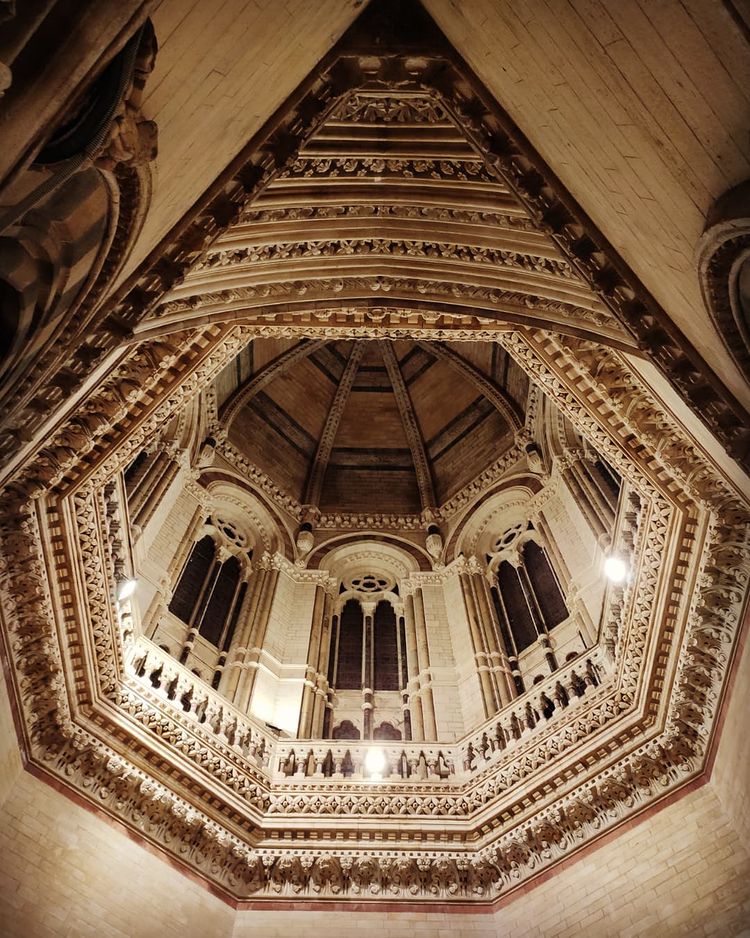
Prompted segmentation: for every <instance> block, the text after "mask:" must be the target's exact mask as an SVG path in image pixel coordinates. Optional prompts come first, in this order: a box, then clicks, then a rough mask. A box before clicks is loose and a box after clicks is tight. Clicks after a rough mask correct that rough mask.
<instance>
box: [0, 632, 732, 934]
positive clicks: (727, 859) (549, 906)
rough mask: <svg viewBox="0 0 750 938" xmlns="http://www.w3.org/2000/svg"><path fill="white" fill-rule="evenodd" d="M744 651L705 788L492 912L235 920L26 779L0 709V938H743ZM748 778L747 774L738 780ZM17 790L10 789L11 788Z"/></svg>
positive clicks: (341, 913) (247, 914) (297, 914)
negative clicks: (296, 937) (305, 937)
mask: <svg viewBox="0 0 750 938" xmlns="http://www.w3.org/2000/svg"><path fill="white" fill-rule="evenodd" d="M749 675H750V651H747V650H746V653H745V657H744V660H743V662H742V664H741V668H740V669H739V670H738V672H737V674H736V677H735V682H734V692H733V694H732V697H731V699H730V705H729V707H728V712H727V714H726V720H725V724H724V735H723V738H722V741H721V745H720V747H719V751H718V755H717V761H716V766H715V770H714V776H713V779H712V782H711V783H709V784H708V785H704V786H703V787H701V788H699V789H698V790H696V791H692V792H690V793H689V794H687V795H685V796H683V797H682V798H679V799H678V800H676V801H675V802H674V803H672V804H670V805H668V806H666V807H665V808H663V809H662V810H661V811H657V812H656V813H654V814H652V815H651V816H649V817H647V818H644V819H641V820H640V821H638V820H636V821H635V822H630V823H628V824H626V825H625V826H624V828H623V829H621V830H620V831H619V832H616V833H615V834H613V835H610V836H608V837H607V838H606V839H605V840H604V841H603V842H602V843H601V844H600V845H599V846H595V847H594V848H593V849H591V850H588V851H585V852H584V853H583V854H581V855H580V856H579V857H576V858H573V859H571V860H570V861H567V862H566V863H564V864H562V865H561V866H560V867H558V868H557V869H556V870H554V871H552V873H551V875H548V876H546V877H545V878H544V879H543V880H542V881H538V882H537V883H536V884H534V885H528V886H526V887H523V889H522V890H519V892H517V893H515V894H513V895H512V896H510V897H508V898H507V899H506V900H504V901H503V902H502V903H501V905H500V906H499V907H498V908H497V909H496V910H495V911H494V912H490V913H472V914H455V913H451V914H448V913H442V912H427V911H424V912H421V911H415V912H403V911H399V912H396V911H383V910H381V911H361V909H358V908H357V907H356V905H353V906H349V911H348V912H347V911H346V910H345V909H346V906H339V907H337V908H333V909H330V910H329V909H325V910H307V911H299V910H292V909H288V910H278V909H277V910H270V909H265V910H247V909H245V910H240V911H239V912H236V913H235V912H234V911H233V910H232V909H231V908H230V907H229V906H228V905H226V904H225V903H224V902H223V901H222V900H220V899H218V898H216V897H215V896H214V895H212V894H211V893H210V892H209V891H208V890H207V889H206V888H204V887H203V886H202V885H200V884H198V883H196V882H194V881H193V880H192V879H190V878H188V877H187V876H184V875H182V874H181V873H180V872H178V871H177V870H175V869H174V868H173V867H172V866H171V865H170V864H169V863H168V862H166V861H165V860H163V859H162V858H161V857H160V856H158V855H155V854H154V853H152V852H151V851H148V850H145V849H143V848H142V847H141V846H139V845H138V844H137V843H134V842H133V840H132V839H131V838H130V837H128V836H127V835H126V834H125V833H124V832H123V830H122V829H121V828H119V827H115V826H113V825H111V824H110V823H108V822H107V821H105V820H102V819H101V818H99V817H98V816H96V815H94V814H93V813H91V812H90V811H88V810H86V809H84V808H82V807H80V806H79V805H78V804H76V803H74V802H73V801H71V800H69V799H68V798H66V797H65V796H64V795H62V794H60V793H58V792H57V791H55V790H54V789H52V788H51V787H50V786H48V785H46V784H45V783H44V782H42V781H39V780H38V779H36V778H34V777H33V776H32V775H30V774H29V773H26V772H20V759H19V758H18V753H17V748H16V746H15V739H14V736H13V734H12V733H11V732H10V731H9V730H10V728H9V726H8V723H7V716H8V715H9V714H8V708H7V705H5V706H4V707H3V708H2V710H1V712H2V713H3V714H4V715H5V717H4V722H3V740H4V744H5V745H4V756H3V761H2V768H3V772H2V776H0V781H2V784H3V786H4V789H5V790H6V791H7V790H8V789H10V793H9V794H8V797H7V799H6V801H5V805H4V809H3V814H2V818H1V819H0V922H2V923H3V924H2V926H0V932H1V933H2V935H3V936H8V938H59V936H61V935H67V936H71V938H72V936H75V938H78V936H87V935H92V936H94V935H96V936H99V935H102V934H105V935H107V938H120V936H122V938H125V936H127V938H171V936H175V938H193V936H196V938H250V936H251V935H252V936H258V938H275V936H279V938H281V936H287V935H289V934H291V933H294V934H299V933H302V934H305V933H312V931H313V930H315V932H316V933H321V932H324V933H325V934H326V935H327V936H329V938H348V936H349V935H351V934H353V933H354V931H355V930H356V933H357V934H358V935H361V936H362V938H367V936H368V935H372V936H378V938H407V936H409V938H410V936H412V935H424V936H425V938H427V936H430V938H479V936H481V938H490V936H493V938H494V936H500V935H502V936H506V935H512V936H513V938H568V936H570V938H573V936H576V938H579V936H585V938H612V936H620V938H644V936H653V938H669V936H673V935H675V936H676V935H681V936H693V935H694V936H701V938H703V936H716V938H734V936H740V935H743V936H746V935H747V929H748V928H750V888H748V884H749V883H750V852H748V850H747V848H746V846H745V840H744V839H742V838H741V836H738V829H735V826H734V825H735V823H737V821H738V820H741V819H742V818H743V817H744V818H745V819H746V818H747V812H746V809H745V808H743V807H742V806H743V802H746V792H747V779H748V775H747V767H748V765H750V759H748V745H747V733H746V732H745V731H744V730H743V726H744V721H745V717H746V714H747V712H748V710H747V702H748V701H747V698H748V696H750V694H748V689H747V685H748V676H749ZM743 773H744V774H743ZM11 786H12V787H11Z"/></svg>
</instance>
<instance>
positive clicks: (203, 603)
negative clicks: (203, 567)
mask: <svg viewBox="0 0 750 938" xmlns="http://www.w3.org/2000/svg"><path fill="white" fill-rule="evenodd" d="M221 565H222V562H221V559H219V558H218V557H217V559H216V560H214V562H213V565H212V567H211V570H210V571H209V574H208V576H207V577H206V581H205V583H204V584H203V589H202V590H201V594H200V596H199V597H198V602H197V603H196V605H195V611H194V613H193V615H192V618H191V620H190V627H189V629H188V632H187V635H186V636H185V641H184V643H183V645H182V651H181V653H180V663H181V664H185V663H186V662H187V660H188V658H189V657H190V652H191V651H192V650H193V646H194V645H195V640H196V638H197V637H198V633H199V632H200V629H201V622H202V621H203V614H204V613H205V611H206V607H207V606H208V604H209V602H210V601H211V595H212V594H213V591H214V587H215V586H216V581H217V580H218V579H219V573H220V572H221Z"/></svg>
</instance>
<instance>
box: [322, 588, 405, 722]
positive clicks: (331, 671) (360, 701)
mask: <svg viewBox="0 0 750 938" xmlns="http://www.w3.org/2000/svg"><path fill="white" fill-rule="evenodd" d="M338 610H339V611H338V612H337V613H336V612H335V613H334V615H333V617H332V628H331V630H330V635H331V647H330V653H329V659H328V660H329V665H328V683H329V685H330V687H331V688H332V694H333V697H334V700H335V702H336V706H333V707H332V708H331V710H332V711H334V712H330V711H329V713H328V718H327V725H326V726H325V727H324V735H331V736H333V737H334V738H351V735H352V733H353V732H354V731H355V730H356V731H357V733H358V734H360V735H361V736H362V737H363V738H368V739H369V738H375V739H400V738H402V731H401V729H400V728H399V727H398V726H397V725H396V724H397V723H398V722H400V721H399V717H400V716H402V714H401V692H402V691H403V690H404V688H405V687H406V681H407V679H408V667H407V662H406V647H405V639H404V621H403V614H402V610H401V604H400V600H399V597H398V587H397V586H396V584H395V582H394V580H393V579H392V578H391V577H387V576H384V575H381V574H373V573H367V574H361V575H356V576H353V577H348V578H346V579H345V581H344V582H343V583H342V585H341V593H340V599H339V606H338ZM354 691H356V692H358V693H359V695H361V696H358V698H356V699H353V695H352V692H354ZM391 696H392V697H393V699H391ZM347 707H348V708H350V709H353V710H355V711H356V712H355V713H353V714H352V718H348V713H347ZM360 711H361V731H360V729H358V728H357V727H356V726H355V720H354V717H355V716H357V717H359V713H360ZM357 722H360V721H357ZM342 734H343V735H342Z"/></svg>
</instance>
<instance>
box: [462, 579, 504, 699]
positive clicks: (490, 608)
mask: <svg viewBox="0 0 750 938" xmlns="http://www.w3.org/2000/svg"><path fill="white" fill-rule="evenodd" d="M471 579H472V586H473V588H474V595H475V598H476V604H477V609H478V611H479V616H480V622H481V623H482V624H483V626H484V634H485V643H486V645H487V649H488V653H489V660H488V662H487V663H488V664H489V665H490V667H491V674H492V678H493V684H494V689H495V693H496V695H497V705H498V708H499V707H502V706H505V704H507V703H509V702H510V701H511V700H512V698H513V691H512V688H511V686H510V684H509V678H510V667H509V665H508V655H507V651H506V649H505V648H504V642H503V640H502V636H501V634H500V629H499V626H498V623H497V613H496V611H495V606H494V603H493V602H492V599H491V598H490V592H489V590H490V587H489V583H488V582H487V580H486V578H485V576H484V574H483V573H480V572H476V573H473V574H472V576H471Z"/></svg>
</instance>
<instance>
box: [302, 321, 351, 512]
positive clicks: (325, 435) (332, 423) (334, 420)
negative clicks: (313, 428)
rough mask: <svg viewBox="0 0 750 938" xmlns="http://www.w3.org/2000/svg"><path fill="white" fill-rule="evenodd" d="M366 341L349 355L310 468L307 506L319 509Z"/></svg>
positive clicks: (306, 488)
mask: <svg viewBox="0 0 750 938" xmlns="http://www.w3.org/2000/svg"><path fill="white" fill-rule="evenodd" d="M365 341H366V340H365V339H360V340H359V341H358V342H355V343H354V345H353V347H352V350H351V353H350V354H349V359H348V360H347V363H346V367H345V368H344V372H343V374H342V375H341V380H340V381H339V384H338V387H337V388H336V394H335V395H334V398H333V401H332V402H331V406H330V409H329V411H328V416H327V417H326V422H325V425H324V426H323V431H322V433H321V434H320V439H319V441H318V448H317V451H316V453H315V457H314V459H313V462H312V464H311V466H310V475H309V477H308V482H307V485H306V487H305V497H304V502H305V504H307V505H315V506H316V507H317V505H318V502H319V501H320V492H321V489H322V487H323V479H324V478H325V474H326V470H327V469H328V463H329V461H330V458H331V450H332V449H333V442H334V440H335V439H336V434H337V432H338V429H339V425H340V423H341V417H342V415H343V413H344V408H345V407H346V402H347V401H348V399H349V395H350V393H351V390H352V385H353V384H354V379H355V377H356V375H357V371H358V370H359V364H360V362H361V361H362V356H363V355H364V351H365Z"/></svg>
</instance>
